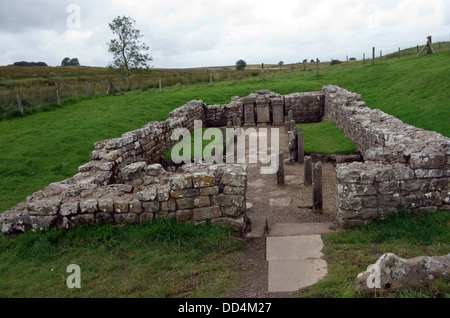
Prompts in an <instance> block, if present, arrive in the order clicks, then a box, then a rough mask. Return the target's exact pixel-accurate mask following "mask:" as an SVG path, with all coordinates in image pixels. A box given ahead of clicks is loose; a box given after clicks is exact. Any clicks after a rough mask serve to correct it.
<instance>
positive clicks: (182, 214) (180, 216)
mask: <svg viewBox="0 0 450 318" xmlns="http://www.w3.org/2000/svg"><path fill="white" fill-rule="evenodd" d="M192 216H193V213H192V210H179V211H177V212H176V218H177V222H189V221H192Z"/></svg>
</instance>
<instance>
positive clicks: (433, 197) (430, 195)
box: [422, 191, 442, 206]
mask: <svg viewBox="0 0 450 318" xmlns="http://www.w3.org/2000/svg"><path fill="white" fill-rule="evenodd" d="M422 202H423V204H424V205H425V206H441V205H442V198H441V193H440V192H439V191H435V192H427V193H424V194H423V195H422Z"/></svg>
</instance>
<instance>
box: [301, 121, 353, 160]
mask: <svg viewBox="0 0 450 318" xmlns="http://www.w3.org/2000/svg"><path fill="white" fill-rule="evenodd" d="M298 127H299V129H300V132H303V133H304V141H305V151H306V152H312V153H324V154H326V155H328V156H330V155H333V154H352V153H355V152H356V151H357V150H358V149H357V147H356V145H355V144H354V143H353V141H351V140H350V139H349V138H348V137H347V136H346V135H345V134H344V132H343V131H342V130H341V129H339V128H338V127H337V126H336V124H335V123H333V122H330V121H323V122H321V123H317V124H303V125H298Z"/></svg>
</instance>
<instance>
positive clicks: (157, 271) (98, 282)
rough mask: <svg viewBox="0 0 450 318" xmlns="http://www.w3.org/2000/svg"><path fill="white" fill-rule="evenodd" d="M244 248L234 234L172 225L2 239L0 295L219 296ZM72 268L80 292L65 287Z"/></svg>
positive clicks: (91, 228)
mask: <svg viewBox="0 0 450 318" xmlns="http://www.w3.org/2000/svg"><path fill="white" fill-rule="evenodd" d="M241 245H242V243H241V242H240V240H239V238H238V237H237V236H236V234H235V233H234V232H233V231H232V230H230V229H227V228H224V227H217V226H210V225H205V226H200V227H194V226H193V225H190V224H175V223H174V222H171V221H159V222H156V223H154V224H153V225H150V224H140V225H125V226H120V227H116V226H112V225H101V226H80V227H78V228H76V229H74V230H71V231H56V230H51V231H48V232H46V233H40V232H36V233H32V232H31V233H27V234H24V235H20V236H17V237H16V238H14V239H11V238H6V237H0V277H1V279H0V297H1V298H9V297H15V298H23V297H26V298H35V297H39V298H53V297H64V298H67V297H70V298H72V297H82V298H90V297H95V298H105V297H107V298H116V297H120V298H123V297H146V298H161V297H175V298H178V297H180V298H186V297H194V298H197V297H200V298H203V297H220V296H221V295H223V293H225V292H227V291H228V290H229V289H230V288H232V287H233V286H234V285H235V284H236V283H237V279H238V273H236V272H234V271H233V266H234V263H235V261H236V259H237V258H238V257H240V252H239V248H240V247H241ZM70 264H77V265H79V266H80V268H81V289H69V288H67V285H66V280H67V278H68V277H69V275H70V274H71V273H67V272H66V269H67V266H69V265H70Z"/></svg>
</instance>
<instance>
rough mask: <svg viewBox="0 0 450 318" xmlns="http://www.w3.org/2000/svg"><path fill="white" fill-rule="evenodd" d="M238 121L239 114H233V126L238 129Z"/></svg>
mask: <svg viewBox="0 0 450 318" xmlns="http://www.w3.org/2000/svg"><path fill="white" fill-rule="evenodd" d="M237 119H238V116H237V114H233V126H234V127H237V125H238V121H237Z"/></svg>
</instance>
